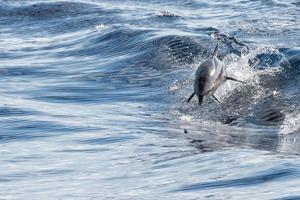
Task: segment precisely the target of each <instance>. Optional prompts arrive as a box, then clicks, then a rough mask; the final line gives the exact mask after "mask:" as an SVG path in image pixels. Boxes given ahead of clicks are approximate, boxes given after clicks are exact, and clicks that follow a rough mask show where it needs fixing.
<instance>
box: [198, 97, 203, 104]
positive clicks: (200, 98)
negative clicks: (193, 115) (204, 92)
mask: <svg viewBox="0 0 300 200" xmlns="http://www.w3.org/2000/svg"><path fill="white" fill-rule="evenodd" d="M202 101H203V97H202V96H199V97H198V104H199V106H201V104H202Z"/></svg>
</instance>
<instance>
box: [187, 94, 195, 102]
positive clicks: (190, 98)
mask: <svg viewBox="0 0 300 200" xmlns="http://www.w3.org/2000/svg"><path fill="white" fill-rule="evenodd" d="M194 96H195V92H193V94H192V95H191V96H190V97H189V98H188V100H187V102H188V103H190V101H191V100H192V98H193V97H194Z"/></svg>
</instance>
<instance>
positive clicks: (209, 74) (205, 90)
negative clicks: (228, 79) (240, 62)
mask: <svg viewBox="0 0 300 200" xmlns="http://www.w3.org/2000/svg"><path fill="white" fill-rule="evenodd" d="M224 78H225V69H224V67H223V63H222V62H221V61H220V60H219V59H218V58H217V57H216V56H214V57H213V58H210V59H207V60H206V61H204V62H203V63H202V64H201V65H200V66H199V68H198V69H197V71H196V79H195V85H194V89H195V93H196V94H197V95H198V96H199V95H200V96H201V95H208V94H211V93H213V92H214V91H215V90H216V89H217V88H218V87H219V85H220V84H221V83H222V82H224Z"/></svg>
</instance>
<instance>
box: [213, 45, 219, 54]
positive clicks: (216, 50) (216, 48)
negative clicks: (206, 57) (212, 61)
mask: <svg viewBox="0 0 300 200" xmlns="http://www.w3.org/2000/svg"><path fill="white" fill-rule="evenodd" d="M218 46H219V44H218V43H217V44H216V47H215V49H214V52H213V54H212V57H215V56H217V52H218Z"/></svg>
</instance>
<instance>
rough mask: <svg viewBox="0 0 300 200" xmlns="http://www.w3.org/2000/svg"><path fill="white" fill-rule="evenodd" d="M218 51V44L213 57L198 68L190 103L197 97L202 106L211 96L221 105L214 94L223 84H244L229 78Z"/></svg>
mask: <svg viewBox="0 0 300 200" xmlns="http://www.w3.org/2000/svg"><path fill="white" fill-rule="evenodd" d="M217 51H218V44H217V45H216V47H215V49H214V51H213V54H212V56H211V57H210V58H209V59H207V60H205V61H204V62H203V63H202V64H201V65H200V66H199V67H198V69H197V71H196V77H195V83H194V92H193V94H192V95H191V96H190V97H189V98H188V100H187V102H188V103H189V102H190V101H191V100H192V98H193V97H194V96H195V95H197V97H198V103H199V105H201V104H202V102H203V99H204V97H205V96H211V97H212V98H213V99H214V100H215V101H216V102H218V103H221V102H220V101H219V100H218V99H217V98H216V96H215V95H214V92H215V91H216V90H217V89H218V87H220V85H221V84H222V83H224V82H225V81H227V80H231V81H237V82H241V83H244V82H243V81H240V80H237V79H235V78H232V77H229V76H227V74H226V70H225V66H224V64H223V62H222V61H221V60H220V59H219V58H218V57H217Z"/></svg>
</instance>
